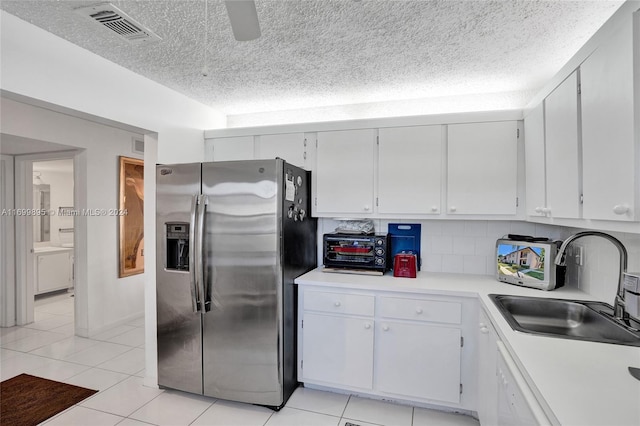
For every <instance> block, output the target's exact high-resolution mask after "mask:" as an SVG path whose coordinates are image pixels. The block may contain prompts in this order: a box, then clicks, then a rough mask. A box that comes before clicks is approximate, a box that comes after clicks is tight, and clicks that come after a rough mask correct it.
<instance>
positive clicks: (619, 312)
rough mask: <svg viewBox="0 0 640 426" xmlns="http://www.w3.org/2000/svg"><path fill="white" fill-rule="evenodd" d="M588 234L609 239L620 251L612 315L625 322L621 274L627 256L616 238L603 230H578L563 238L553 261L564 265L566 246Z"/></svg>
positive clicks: (625, 267) (625, 266) (625, 264)
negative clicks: (616, 288)
mask: <svg viewBox="0 0 640 426" xmlns="http://www.w3.org/2000/svg"><path fill="white" fill-rule="evenodd" d="M590 236H593V237H602V238H604V239H606V240H609V241H611V243H612V244H613V245H614V246H616V248H617V249H618V252H620V271H619V272H620V275H619V276H618V290H617V292H616V297H615V299H614V301H613V316H614V318H615V319H617V320H619V321H623V322H625V321H626V320H627V318H628V317H629V314H628V313H627V312H626V310H625V302H624V286H623V274H624V273H625V272H627V257H628V256H627V249H626V248H625V247H624V245H623V244H622V243H621V242H620V240H618V239H617V238H615V237H613V236H611V235H609V234H605V233H604V232H598V231H584V232H578V233H577V234H574V235H572V236H570V237H569V238H567V239H566V240H564V242H563V243H562V246H560V248H559V249H558V254H557V255H556V259H555V263H556V265H560V266H562V265H566V263H565V259H564V257H565V251H566V249H567V246H568V245H569V244H571V243H572V242H574V241H575V240H577V239H578V238H582V237H590Z"/></svg>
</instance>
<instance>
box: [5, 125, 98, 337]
mask: <svg viewBox="0 0 640 426" xmlns="http://www.w3.org/2000/svg"><path fill="white" fill-rule="evenodd" d="M0 136H1V138H2V145H0V149H1V153H2V160H3V161H2V163H3V170H2V173H3V184H4V185H3V191H2V195H1V196H0V198H1V199H2V204H3V208H10V209H11V210H12V211H14V212H15V213H16V214H15V215H12V216H11V217H10V219H11V220H3V224H2V225H3V226H2V230H3V238H2V239H3V241H2V250H1V252H2V264H3V272H4V273H3V282H2V296H3V297H2V301H1V303H2V309H1V310H2V311H3V314H4V315H2V317H1V318H0V320H1V322H0V326H2V327H11V326H14V325H25V324H29V323H31V322H33V321H34V308H35V305H36V303H35V302H36V300H35V299H36V297H38V298H40V299H41V298H43V297H45V296H44V295H48V296H53V295H56V296H60V295H61V294H64V297H66V298H68V299H70V302H66V305H67V306H68V308H69V309H70V312H69V314H70V315H71V320H70V321H69V322H70V323H69V324H68V327H74V328H75V323H76V322H77V318H74V317H75V313H76V311H77V309H76V303H75V297H71V295H73V294H74V293H75V290H76V288H77V278H78V276H77V275H78V274H77V273H76V272H75V271H76V270H77V268H75V265H76V264H77V263H78V259H77V258H78V256H75V252H74V250H75V246H76V245H77V242H78V241H79V239H80V241H82V239H83V238H86V236H85V235H84V234H82V235H78V233H77V232H76V228H77V225H76V223H75V222H76V221H75V218H74V217H68V215H69V213H70V210H69V209H66V208H69V207H73V206H74V205H75V204H76V201H77V199H78V197H80V200H81V202H82V200H84V199H85V198H86V195H85V196H83V195H82V194H80V193H79V191H78V186H77V185H76V184H75V182H77V179H78V177H79V176H80V175H81V173H83V172H82V170H81V169H80V168H79V167H78V164H82V163H81V161H80V158H81V156H82V155H83V152H84V150H78V149H77V148H76V147H71V146H66V145H60V144H55V143H50V142H44V141H36V140H32V139H26V138H22V137H17V136H11V135H6V134H2V135H0ZM84 173H86V171H85V172H84ZM8 177H10V178H11V182H9V180H8V179H4V178H8ZM9 183H10V185H9ZM83 197H84V198H83ZM59 207H62V208H59ZM18 212H20V214H18ZM23 213H24V214H23ZM71 214H72V213H71ZM65 215H66V216H65ZM3 219H8V217H3ZM36 252H37V253H36ZM47 256H48V257H47ZM38 257H40V258H41V260H39V259H38ZM63 257H64V262H63V261H62V258H63ZM80 257H82V256H80ZM36 261H39V263H40V266H39V265H38V264H37V263H36ZM80 261H84V260H83V259H80ZM7 266H8V267H7ZM9 273H10V274H9ZM39 276H40V277H41V280H40V283H38V281H37V279H38V277H39ZM61 277H62V278H61ZM64 277H68V278H67V279H66V281H61V279H62V280H64ZM5 296H6V297H5Z"/></svg>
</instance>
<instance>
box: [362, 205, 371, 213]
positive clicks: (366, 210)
mask: <svg viewBox="0 0 640 426" xmlns="http://www.w3.org/2000/svg"><path fill="white" fill-rule="evenodd" d="M363 208H364V211H365V212H368V211H369V210H371V207H369V205H368V204H365V206H364V207H363Z"/></svg>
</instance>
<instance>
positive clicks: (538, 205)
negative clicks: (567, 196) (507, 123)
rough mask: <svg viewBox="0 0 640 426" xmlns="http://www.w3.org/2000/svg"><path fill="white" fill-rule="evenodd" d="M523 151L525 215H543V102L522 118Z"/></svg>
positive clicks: (544, 212)
mask: <svg viewBox="0 0 640 426" xmlns="http://www.w3.org/2000/svg"><path fill="white" fill-rule="evenodd" d="M524 152H525V174H526V178H525V180H526V194H527V203H526V204H527V215H528V216H545V215H546V212H547V204H546V198H545V196H546V189H545V159H544V156H545V155H544V103H540V104H539V105H538V106H537V107H535V108H534V109H533V110H532V111H531V112H530V113H529V115H527V116H526V117H525V118H524Z"/></svg>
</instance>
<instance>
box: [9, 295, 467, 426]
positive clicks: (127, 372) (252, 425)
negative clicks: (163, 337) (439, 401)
mask: <svg viewBox="0 0 640 426" xmlns="http://www.w3.org/2000/svg"><path fill="white" fill-rule="evenodd" d="M35 305H36V306H35V322H34V323H33V324H29V325H27V326H23V327H12V328H0V380H6V379H9V378H11V377H13V376H16V375H18V374H20V373H28V374H33V375H36V376H40V377H45V378H49V379H53V380H58V381H62V382H66V383H71V384H75V385H79V386H84V387H87V388H91V389H98V390H99V391H100V392H98V393H96V394H95V395H93V396H92V397H90V398H87V399H85V400H84V401H82V402H80V403H79V404H77V405H75V406H73V407H71V408H69V409H67V410H66V411H63V412H62V413H60V414H58V415H57V416H54V417H52V418H51V419H49V420H48V421H46V422H45V423H44V424H45V425H47V426H53V425H61V426H70V425H82V426H94V425H105V426H106V425H119V426H127V425H130V426H133V425H172V426H173V425H197V426H205V425H207V426H209V425H211V426H213V425H219V426H325V425H326V426H352V425H353V426H356V425H357V426H380V425H386V426H427V425H461V426H462V425H469V426H477V425H478V422H477V420H475V419H473V418H471V417H468V416H464V415H459V414H453V413H444V412H439V411H434V410H427V409H423V408H417V407H416V408H414V407H409V406H404V405H396V404H391V403H388V402H382V401H374V400H370V399H365V398H359V397H355V396H349V395H343V394H336V393H331V392H322V391H318V390H313V389H307V388H303V387H300V388H298V389H297V390H296V392H295V393H294V394H293V395H292V397H291V398H290V399H289V401H288V402H287V405H286V406H285V407H284V408H283V409H282V410H280V411H279V412H274V411H272V410H269V409H267V408H263V407H257V406H253V405H248V404H240V403H235V402H229V401H223V400H216V399H213V398H207V397H202V396H198V395H191V394H188V393H183V392H177V391H171V390H161V389H154V388H150V387H145V386H143V377H144V322H143V320H142V319H140V320H137V321H133V322H131V323H129V324H126V325H123V326H120V327H116V328H114V329H112V330H109V331H107V332H105V333H102V334H101V335H98V336H95V337H94V338H92V339H85V338H82V337H76V336H74V334H73V298H72V297H70V296H69V295H68V294H65V293H63V294H62V295H55V296H53V297H48V298H45V299H39V300H37V301H36V304H35Z"/></svg>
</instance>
